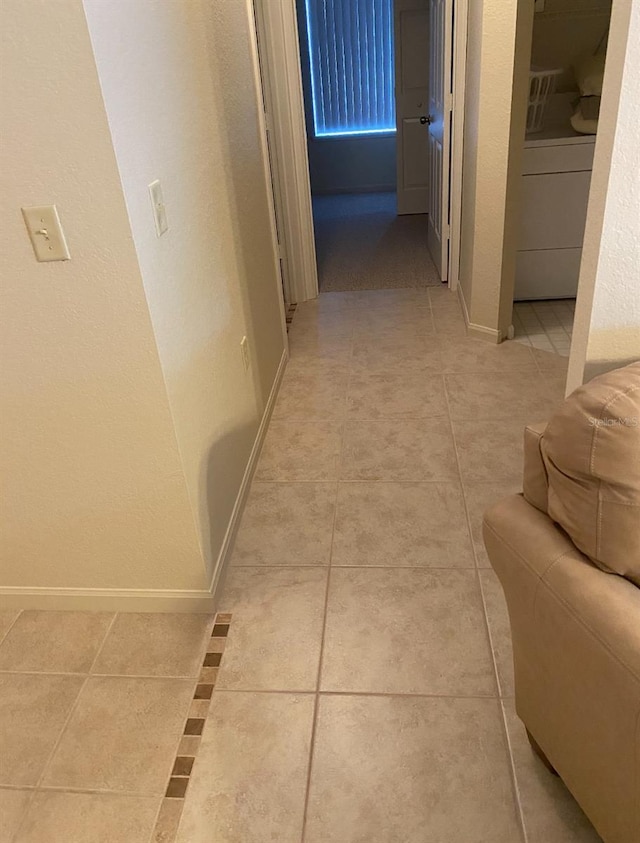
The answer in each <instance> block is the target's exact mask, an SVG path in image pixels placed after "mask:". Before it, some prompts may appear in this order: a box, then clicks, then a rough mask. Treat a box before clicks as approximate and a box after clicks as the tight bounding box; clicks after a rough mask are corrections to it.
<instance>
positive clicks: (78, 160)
mask: <svg viewBox="0 0 640 843" xmlns="http://www.w3.org/2000/svg"><path fill="white" fill-rule="evenodd" d="M1 30H2V36H1V37H2V73H1V74H0V76H1V84H2V121H3V125H4V127H6V128H7V129H9V130H10V131H7V132H6V133H5V137H4V138H3V143H2V154H3V159H4V160H3V167H2V169H3V189H2V203H3V213H2V217H3V226H2V232H1V236H2V241H3V242H2V255H3V257H2V264H3V267H2V269H3V271H2V276H3V282H2V283H3V291H2V308H1V312H2V329H1V331H0V336H1V337H2V340H1V342H2V351H1V358H2V364H1V366H0V369H1V376H2V405H3V412H2V418H1V425H2V435H1V437H0V439H1V442H2V469H1V471H2V476H3V480H4V482H5V484H6V487H5V494H4V496H3V506H2V515H3V518H4V524H3V528H2V543H3V548H2V572H1V575H0V584H1V585H5V586H7V585H8V586H38V587H47V586H48V587H75V588H157V589H172V588H175V589H178V588H184V589H189V588H195V589H199V588H202V587H204V586H205V582H206V578H205V570H204V565H203V562H202V558H201V554H200V550H199V547H198V542H197V533H196V530H195V525H194V521H193V517H192V512H191V508H190V506H189V500H188V495H187V489H186V486H185V482H184V478H183V473H182V468H181V463H180V457H179V453H178V448H177V444H176V439H175V436H174V432H173V424H172V419H171V414H170V410H169V404H168V401H167V395H166V390H165V385H164V382H163V376H162V371H161V368H160V362H159V360H158V355H157V351H156V345H155V341H154V335H153V331H152V326H151V321H150V318H149V313H148V309H147V303H146V300H145V295H144V290H143V286H142V281H141V278H140V272H139V267H138V263H137V260H136V253H135V248H134V244H133V241H132V238H131V232H130V229H129V224H128V220H127V212H126V208H125V205H124V201H123V198H122V191H121V187H120V180H119V177H118V171H117V167H116V161H115V157H114V155H113V149H112V146H111V140H110V136H109V130H108V125H107V119H106V115H105V112H104V107H103V103H102V97H101V94H100V88H99V84H98V78H97V75H96V71H95V64H94V60H93V55H92V52H91V44H90V41H89V34H88V32H87V28H86V22H85V18H84V12H83V8H82V3H81V2H80V0H66V2H64V3H62V2H54V3H52V2H49V0H29V2H28V3H25V2H23V0H5V2H4V3H3V4H2V27H1ZM156 99H157V98H156ZM43 203H45V204H46V203H55V204H57V206H58V209H59V212H60V216H61V220H62V223H63V226H64V229H65V232H66V235H67V238H68V243H69V248H70V251H71V257H72V260H70V261H68V262H64V263H62V262H61V263H37V262H36V260H35V258H34V255H33V252H32V249H31V245H30V243H29V240H28V237H27V233H26V230H25V228H24V224H23V222H22V217H21V214H20V207H21V206H23V205H32V204H43Z"/></svg>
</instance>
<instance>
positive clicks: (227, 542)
mask: <svg viewBox="0 0 640 843" xmlns="http://www.w3.org/2000/svg"><path fill="white" fill-rule="evenodd" d="M288 359H289V351H288V348H286V347H285V349H284V350H283V352H282V357H281V358H280V365H279V366H278V371H277V372H276V376H275V378H274V381H273V386H272V387H271V392H270V393H269V398H268V400H267V405H266V407H265V408H264V413H263V414H262V420H261V422H260V427H259V428H258V432H257V433H256V438H255V441H254V443H253V448H252V449H251V454H250V455H249V460H248V462H247V467H246V469H245V472H244V476H243V478H242V483H241V484H240V489H239V490H238V495H237V497H236V502H235V504H234V505H233V511H232V513H231V518H230V519H229V525H228V527H227V532H226V533H225V536H224V539H223V542H222V547H221V548H220V553H219V554H218V559H217V561H216V564H215V565H214V568H213V574H212V576H211V582H210V583H209V593H210V594H212V595H213V596H214V597H217V595H218V593H219V590H220V587H221V585H222V583H223V582H224V576H225V574H226V570H227V567H228V564H229V559H230V558H231V553H232V552H233V544H234V542H235V538H236V534H237V532H238V527H239V526H240V520H241V518H242V513H243V511H244V505H245V503H246V500H247V495H248V494H249V488H250V486H251V480H252V479H253V474H254V472H255V470H256V465H257V464H258V459H259V457H260V451H261V450H262V445H263V443H264V438H265V436H266V435H267V429H268V427H269V422H270V421H271V414H272V413H273V408H274V406H275V403H276V398H277V397H278V392H279V391H280V384H281V383H282V377H283V375H284V371H285V369H286V367H287V360H288Z"/></svg>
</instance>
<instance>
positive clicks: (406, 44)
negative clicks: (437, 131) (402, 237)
mask: <svg viewBox="0 0 640 843" xmlns="http://www.w3.org/2000/svg"><path fill="white" fill-rule="evenodd" d="M394 48H395V75H396V86H395V91H396V150H397V152H396V156H397V194H398V213H399V214H426V213H427V208H428V201H429V200H428V182H429V160H428V147H427V136H428V126H427V108H428V96H429V88H428V78H429V0H395V3H394Z"/></svg>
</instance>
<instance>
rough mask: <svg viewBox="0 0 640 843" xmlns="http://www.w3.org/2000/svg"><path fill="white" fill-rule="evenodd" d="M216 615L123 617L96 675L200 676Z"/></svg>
mask: <svg viewBox="0 0 640 843" xmlns="http://www.w3.org/2000/svg"><path fill="white" fill-rule="evenodd" d="M212 624H213V615H206V614H184V613H181V614H164V613H163V614H155V613H151V612H140V613H137V612H123V613H121V614H119V615H118V616H117V617H116V619H115V622H114V624H113V626H112V627H111V630H110V631H109V635H108V636H107V640H106V641H105V643H104V647H103V648H102V651H101V652H100V656H99V657H98V660H97V662H96V664H95V666H94V669H93V672H94V673H109V674H117V675H121V676H194V677H195V676H197V675H198V673H199V672H200V668H201V666H202V654H203V652H204V650H205V642H206V640H207V638H208V637H209V636H210V635H211V626H212Z"/></svg>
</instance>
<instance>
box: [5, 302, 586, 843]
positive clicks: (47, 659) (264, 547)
mask: <svg viewBox="0 0 640 843" xmlns="http://www.w3.org/2000/svg"><path fill="white" fill-rule="evenodd" d="M290 348H291V359H290V362H289V364H288V367H287V370H286V373H285V377H284V381H283V383H282V388H281V391H280V395H279V397H278V400H277V403H276V406H275V409H274V413H273V418H272V421H271V424H270V427H269V430H268V433H267V437H266V441H265V444H264V448H263V452H262V455H261V458H260V461H259V464H258V467H257V471H256V474H255V478H254V482H253V485H252V489H251V493H250V497H249V501H248V504H247V508H246V510H245V512H244V515H243V519H242V523H241V526H240V530H239V534H238V537H237V542H236V546H235V550H234V554H233V558H232V560H231V566H230V569H229V571H228V574H227V579H226V583H225V585H224V589H223V593H222V595H221V597H220V601H219V606H218V610H219V611H218V614H217V616H216V618H215V620H214V618H213V617H211V616H208V615H197V614H188V615H180V614H152V613H148V614H147V613H117V614H115V615H114V614H113V613H110V612H47V611H23V612H17V611H4V612H0V691H1V693H0V740H1V742H2V747H3V751H2V753H0V841H2V843H5V841H6V843H58V841H60V840H65V843H66V841H68V843H98V842H100V843H102V841H104V843H111V841H114V843H115V841H118V843H119V841H122V842H123V843H125V841H126V843H174V841H177V843H264V841H277V843H445V842H446V843H525V841H526V843H597V841H598V840H599V838H598V836H597V835H596V833H595V832H594V830H593V828H592V827H591V826H590V824H589V822H588V821H587V819H586V818H585V816H584V815H583V813H582V812H581V811H580V809H579V808H578V806H577V805H576V803H575V802H574V801H573V799H572V798H571V797H570V795H569V794H568V792H567V791H566V789H565V788H564V786H563V785H562V783H561V782H560V781H559V780H558V779H557V778H554V777H553V776H551V775H550V774H549V773H548V772H547V771H546V769H544V767H543V766H542V764H541V762H539V761H538V759H537V758H536V757H535V756H534V755H533V754H532V752H531V750H530V748H529V744H528V742H527V740H526V736H525V732H524V729H523V727H522V725H521V724H520V722H519V720H518V719H517V717H516V714H515V711H514V705H513V691H514V689H513V675H512V666H511V644H510V634H509V622H508V617H507V614H506V607H505V603H504V598H503V596H502V591H501V587H500V585H499V584H498V581H497V579H496V577H495V575H494V573H493V571H492V570H491V568H490V567H489V564H488V560H487V557H486V555H485V552H484V550H483V546H482V538H481V532H480V521H481V514H482V511H483V509H484V508H485V507H486V506H487V505H489V504H490V503H491V502H492V501H494V500H497V499H498V498H500V497H501V496H503V495H505V494H508V493H509V492H514V491H518V490H519V489H520V483H521V457H522V455H521V445H520V442H521V439H522V429H523V426H524V424H525V423H526V422H528V421H532V420H536V419H543V418H545V417H546V416H548V415H549V413H550V412H551V410H552V408H553V407H554V405H555V404H556V403H557V402H558V401H559V400H560V399H561V397H562V393H563V387H564V379H565V369H566V364H567V359H566V358H565V357H562V356H561V355H559V354H555V353H551V352H549V351H546V350H545V349H540V348H536V347H535V346H533V345H528V344H527V345H525V344H519V343H505V344H503V345H501V346H494V345H491V344H489V343H486V342H483V341H478V340H473V339H469V338H467V337H466V335H465V329H464V323H463V318H462V314H461V312H460V308H459V306H458V303H457V299H456V297H455V296H454V295H452V294H451V293H449V291H448V290H447V289H446V288H444V287H432V288H429V289H428V290H427V289H422V290H415V289H413V290H412V289H406V290H379V291H368V292H353V293H328V294H323V295H322V296H321V297H320V299H319V300H318V301H316V302H310V303H307V304H303V305H301V306H299V307H298V308H297V310H296V312H295V316H294V319H293V325H292V327H291V333H290ZM523 829H526V836H525V832H524V830H523Z"/></svg>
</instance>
